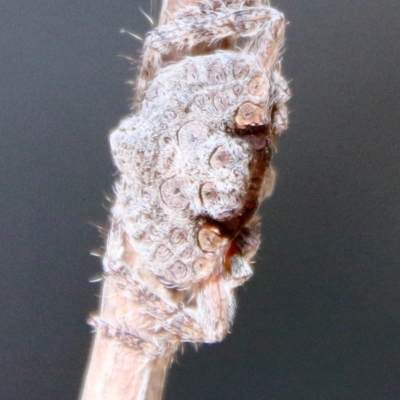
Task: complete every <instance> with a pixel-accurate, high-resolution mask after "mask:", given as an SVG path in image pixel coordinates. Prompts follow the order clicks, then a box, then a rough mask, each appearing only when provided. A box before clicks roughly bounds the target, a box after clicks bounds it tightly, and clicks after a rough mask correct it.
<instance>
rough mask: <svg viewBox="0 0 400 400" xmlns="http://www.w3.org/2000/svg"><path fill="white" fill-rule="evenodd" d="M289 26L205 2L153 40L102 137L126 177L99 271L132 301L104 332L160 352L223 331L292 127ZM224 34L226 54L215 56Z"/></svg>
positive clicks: (230, 2)
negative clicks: (132, 89) (278, 149)
mask: <svg viewBox="0 0 400 400" xmlns="http://www.w3.org/2000/svg"><path fill="white" fill-rule="evenodd" d="M285 25H286V22H285V19H284V17H283V15H282V14H281V13H280V12H278V11H277V10H275V9H273V8H271V7H269V6H265V5H263V4H262V3H261V2H260V1H259V0H240V1H237V0H236V1H235V0H225V1H212V0H211V1H204V0H202V1H200V2H199V3H198V5H196V6H190V7H186V8H184V9H182V10H181V11H179V12H177V13H175V14H174V15H173V16H172V17H171V20H170V21H169V22H168V23H167V24H166V25H162V26H159V27H158V28H156V29H154V30H153V31H152V32H150V33H149V34H148V35H147V38H146V40H145V43H144V51H143V62H142V66H141V69H140V73H139V77H138V81H137V88H136V102H135V106H134V111H135V113H133V114H132V115H129V116H128V117H127V118H125V119H124V120H122V122H121V123H120V124H119V126H118V127H117V128H116V129H115V130H114V131H113V132H112V133H111V136H110V143H111V149H112V154H113V157H114V161H115V164H116V166H117V167H118V170H119V173H120V175H119V179H118V181H117V183H116V186H115V192H116V201H115V204H114V206H113V208H112V218H111V229H110V232H109V236H108V240H107V250H106V254H105V257H104V260H103V263H104V270H105V274H106V277H107V279H111V280H113V282H115V283H116V284H117V285H118V286H119V288H120V290H121V293H122V296H125V297H126V298H128V299H129V301H131V302H132V304H135V307H133V306H132V310H128V311H127V312H126V314H124V315H123V316H120V317H118V318H117V319H116V320H113V321H105V320H103V319H100V318H93V319H92V322H91V323H92V325H94V326H95V327H96V328H97V329H99V330H101V331H102V332H104V333H105V334H106V335H108V336H109V337H113V338H117V339H118V340H120V341H122V342H123V343H124V344H126V345H128V346H132V347H134V348H137V349H138V350H139V351H143V352H145V353H146V354H149V355H151V356H153V357H156V356H157V355H160V354H162V353H165V352H168V351H170V352H173V351H175V349H176V347H177V346H178V345H179V343H181V342H195V343H199V342H206V343H212V342H216V341H220V340H222V339H223V338H224V336H225V335H226V334H227V332H228V331H229V328H230V325H231V323H232V321H233V317H234V312H235V299H234V289H235V288H236V287H238V286H240V285H242V284H243V283H244V282H245V281H246V280H247V279H249V278H250V277H251V275H252V273H253V272H252V267H251V259H252V257H253V256H254V254H255V252H256V250H257V248H258V246H259V243H260V235H259V231H258V229H259V220H260V219H259V217H258V216H257V214H256V213H257V208H258V206H259V204H260V202H261V201H262V200H263V199H264V198H266V197H267V196H269V195H270V194H271V192H272V190H273V185H274V177H275V174H274V171H273V169H272V167H271V165H270V161H271V155H272V152H273V149H274V145H275V141H276V137H277V136H278V135H279V134H280V133H281V132H282V131H283V130H284V129H286V127H287V108H286V105H285V103H286V102H287V100H288V99H289V98H290V92H289V89H288V85H287V83H286V81H285V79H284V77H283V76H282V74H281V68H280V58H281V49H282V45H283V41H284V28H285ZM239 39H240V40H241V44H242V48H241V49H239V48H235V47H231V44H232V43H235V42H236V40H239ZM223 40H225V41H226V43H228V46H227V47H228V49H227V50H215V47H218V46H215V45H216V44H218V43H221V41H223ZM196 47H197V48H198V49H201V50H200V51H198V53H200V54H198V55H194V56H186V57H184V56H182V57H178V59H176V58H175V59H174V62H169V61H168V54H169V53H170V52H171V51H182V53H183V54H184V53H185V51H186V54H187V53H188V52H190V50H191V49H194V48H196ZM229 47H231V48H230V49H229ZM137 256H138V257H140V259H141V260H142V262H143V263H142V264H141V267H137V266H135V265H136V264H135V262H134V260H137ZM138 315H140V316H145V318H141V319H140V322H138V318H137V316H138Z"/></svg>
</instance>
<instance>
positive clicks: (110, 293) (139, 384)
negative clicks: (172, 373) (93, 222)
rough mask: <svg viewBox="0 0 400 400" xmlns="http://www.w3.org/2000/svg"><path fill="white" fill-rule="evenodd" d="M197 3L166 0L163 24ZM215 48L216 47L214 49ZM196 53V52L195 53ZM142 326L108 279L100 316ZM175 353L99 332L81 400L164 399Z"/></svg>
mask: <svg viewBox="0 0 400 400" xmlns="http://www.w3.org/2000/svg"><path fill="white" fill-rule="evenodd" d="M196 2H197V0H163V3H162V10H161V13H160V24H165V23H166V22H168V20H169V16H170V15H171V14H173V13H174V12H175V11H176V10H178V9H179V8H181V7H185V6H188V5H192V4H195V3H196ZM214 48H215V47H214ZM196 51H197V50H196V49H193V50H192V53H195V52H196ZM183 55H184V53H183V52H182V51H180V52H177V51H175V52H171V53H170V54H169V55H168V60H169V61H173V60H174V59H180V58H182V56H183ZM142 264H143V263H142V260H140V258H139V257H138V256H137V255H136V254H134V256H133V260H132V262H131V265H132V267H133V268H137V269H141V266H142ZM127 314H129V315H130V319H131V320H133V321H135V322H136V323H140V320H141V319H142V318H143V316H142V315H140V311H139V310H135V304H134V303H132V301H130V300H128V299H127V298H126V296H124V295H122V293H121V290H120V289H119V287H118V285H117V284H116V282H115V281H113V280H112V279H108V278H106V279H105V281H104V283H103V288H102V293H101V303H100V314H99V317H100V318H101V319H103V320H109V321H115V320H118V319H119V317H120V316H124V315H127ZM172 357H173V354H170V353H167V354H162V355H160V356H159V357H158V358H156V359H152V358H151V357H150V356H145V355H144V354H143V352H141V351H138V350H137V349H135V348H130V347H128V346H126V345H125V344H124V343H123V342H121V341H119V340H116V339H115V338H108V337H106V336H105V335H104V333H103V332H101V331H97V332H96V334H95V337H94V340H93V345H92V350H91V354H90V359H89V362H88V365H87V370H86V374H85V378H84V382H83V386H82V392H81V396H80V399H81V400H161V399H162V394H163V390H164V384H165V380H166V376H167V373H168V369H169V368H170V365H171V363H172Z"/></svg>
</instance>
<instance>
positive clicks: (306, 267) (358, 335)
mask: <svg viewBox="0 0 400 400" xmlns="http://www.w3.org/2000/svg"><path fill="white" fill-rule="evenodd" d="M142 3H143V4H142V8H143V9H144V10H146V11H148V12H149V11H151V10H150V4H146V2H145V1H143V2H142ZM274 5H275V6H277V7H278V8H280V9H281V10H282V11H284V12H285V14H286V16H287V18H288V19H289V20H290V22H291V23H290V25H289V27H288V40H287V49H286V53H285V60H284V69H285V71H286V75H287V77H288V78H289V79H291V80H292V83H291V87H292V90H293V93H294V98H293V100H292V101H291V102H290V108H291V110H292V112H291V124H290V129H289V131H287V132H285V133H284V135H283V137H282V138H281V140H280V144H279V153H278V154H277V155H276V156H275V165H276V166H277V170H278V178H279V179H278V184H277V187H276V190H275V194H274V196H273V197H272V198H271V199H270V200H268V201H267V202H266V204H264V206H263V209H262V214H263V216H264V217H263V245H262V248H261V250H260V252H259V253H258V256H257V266H256V273H255V276H254V277H253V279H252V280H251V281H250V282H249V283H247V284H246V285H245V287H244V288H242V289H241V290H240V291H239V296H238V298H239V299H238V300H239V308H238V313H237V317H236V321H235V325H234V327H233V332H232V335H230V336H229V337H228V338H227V339H226V340H225V341H224V342H223V343H221V344H218V345H212V346H203V347H202V348H201V349H200V351H198V352H197V353H196V352H195V351H194V350H191V349H190V348H188V349H187V351H186V352H185V354H184V355H183V356H180V357H179V362H178V363H177V364H175V366H174V367H173V369H172V372H171V375H170V379H169V382H168V387H167V393H166V394H167V395H166V399H167V400H169V399H174V400H179V399H182V400H183V399H185V400H186V399H207V400H213V399H234V400H241V399H251V400H252V399H254V400H286V399H290V400H303V399H304V400H314V399H318V400H319V399H345V400H352V399H360V400H370V399H371V400H372V399H374V400H388V399H400V374H399V373H400V290H399V289H400V268H399V267H400V265H399V259H400V245H399V238H400V235H399V226H400V201H399V200H400V199H399V197H400V179H399V172H400V158H399V153H400V140H399V135H400V132H399V131H400V122H399V106H400V101H399V100H400V98H399V97H400V95H399V92H400V74H399V63H400V33H399V25H400V2H399V0H379V1H372V0H370V1H365V0H364V1H362V0H360V1H353V0H340V1H333V0H324V1H321V0H303V1H294V0H275V1H274ZM154 14H155V12H154V11H153V15H154ZM0 18H1V21H0V74H1V81H0V102H1V103H0V104H1V105H0V113H1V115H0V130H1V132H0V184H1V188H0V207H1V209H0V212H1V219H0V235H1V250H0V257H1V258H0V260H1V265H0V273H1V276H0V340H1V341H0V399H2V400H21V399H24V400H25V399H26V400H39V399H40V400H42V399H46V400H47V399H67V400H68V399H76V398H77V395H78V391H79V387H80V382H81V376H82V373H83V370H84V366H85V363H86V359H87V355H88V351H89V346H90V341H91V335H90V329H89V328H88V327H87V325H86V323H85V320H86V318H87V316H88V314H89V313H90V312H91V311H94V310H95V309H96V307H97V301H98V299H97V294H98V292H99V287H98V286H97V285H96V284H91V283H89V282H88V280H89V279H90V278H92V277H94V276H96V275H98V274H99V273H100V271H101V266H100V261H99V260H98V259H96V258H94V257H91V256H89V251H90V250H91V249H94V248H96V247H99V246H101V245H102V239H101V238H100V237H99V235H98V233H97V231H96V229H95V228H93V227H92V226H90V225H89V222H95V223H100V224H103V225H104V224H106V222H107V211H106V210H105V209H104V208H103V207H102V204H104V205H105V207H106V208H107V207H108V204H107V201H106V200H105V194H106V193H111V192H112V189H111V187H112V182H113V174H114V172H115V168H114V167H113V165H112V161H111V158H110V155H109V149H108V141H107V135H108V132H109V130H110V129H111V128H112V127H113V126H115V125H116V124H117V123H118V120H119V119H120V118H121V117H123V116H125V115H126V114H127V113H128V112H129V103H130V99H131V97H132V92H131V88H130V87H129V86H128V85H126V84H125V82H126V81H127V80H129V79H132V78H133V77H134V70H133V69H132V68H131V66H130V65H129V63H128V62H127V61H125V60H123V59H122V58H119V57H118V55H128V56H134V57H138V54H139V53H138V50H139V47H140V44H138V43H136V42H135V41H133V40H131V39H130V38H129V37H128V36H126V35H125V36H124V35H120V33H119V30H120V28H126V29H128V30H131V31H134V32H136V33H139V34H144V32H145V31H146V30H148V29H149V25H148V23H147V21H146V18H145V17H144V16H143V15H142V14H141V13H140V12H139V2H138V1H136V0H119V1H106V0H79V1H77V0H68V1H67V0H65V1H57V0H26V1H23V0H9V1H7V0H3V1H0Z"/></svg>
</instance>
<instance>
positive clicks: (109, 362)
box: [81, 260, 171, 400]
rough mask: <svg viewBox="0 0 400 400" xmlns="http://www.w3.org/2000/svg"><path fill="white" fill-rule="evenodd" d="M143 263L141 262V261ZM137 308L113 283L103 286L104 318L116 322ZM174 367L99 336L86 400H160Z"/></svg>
mask: <svg viewBox="0 0 400 400" xmlns="http://www.w3.org/2000/svg"><path fill="white" fill-rule="evenodd" d="M138 263H140V260H138ZM134 306H135V305H134V304H132V303H131V302H129V301H127V299H126V298H125V297H124V296H122V295H121V290H120V289H119V288H118V286H117V285H116V284H115V283H114V282H112V281H111V280H108V279H106V280H105V282H104V285H103V292H102V305H101V311H100V317H101V318H102V319H106V320H107V319H108V320H115V319H118V316H120V315H123V314H124V313H127V312H130V313H132V314H135V312H134V311H135V310H133V309H132V307H134ZM170 363H171V356H170V355H165V356H160V357H159V358H157V359H151V358H149V357H146V356H145V355H143V354H142V353H140V352H138V350H137V349H134V348H130V347H127V346H126V345H125V344H123V343H122V342H121V341H119V340H115V339H114V338H107V337H106V336H105V335H104V334H102V333H101V332H97V333H96V337H95V340H94V343H93V349H92V354H91V358H90V365H89V367H88V371H87V375H86V381H85V385H84V388H83V393H82V397H81V398H82V400H100V399H101V400H122V399H123V400H158V399H161V398H162V392H163V386H164V382H165V378H166V374H167V371H168V367H169V365H170Z"/></svg>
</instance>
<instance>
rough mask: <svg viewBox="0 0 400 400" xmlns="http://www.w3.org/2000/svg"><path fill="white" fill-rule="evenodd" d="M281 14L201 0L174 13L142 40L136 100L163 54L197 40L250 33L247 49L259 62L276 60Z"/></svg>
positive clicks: (211, 40) (187, 47)
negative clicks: (141, 61)
mask: <svg viewBox="0 0 400 400" xmlns="http://www.w3.org/2000/svg"><path fill="white" fill-rule="evenodd" d="M284 26H285V20H284V17H283V14H281V13H280V12H279V11H277V10H275V9H274V8H271V7H267V6H258V7H247V6H242V5H238V3H233V4H230V5H222V6H221V7H220V8H218V9H212V8H211V7H210V4H209V2H207V1H203V2H201V3H200V4H199V5H198V6H196V7H188V8H187V9H186V10H184V11H182V12H178V13H176V14H175V15H174V18H173V19H172V20H171V21H170V22H169V23H168V24H166V25H162V26H160V27H158V28H157V29H155V30H153V31H152V32H150V33H149V34H148V35H147V37H146V40H145V43H144V52H143V64H142V68H141V70H140V73H139V77H138V81H137V89H136V104H139V103H140V101H141V100H142V99H143V98H144V96H145V93H146V90H147V87H148V85H149V83H150V82H151V80H152V79H153V78H154V76H155V75H156V74H157V72H158V70H159V69H160V68H161V67H162V64H163V56H165V55H167V54H168V53H169V52H170V51H171V50H173V49H177V50H183V49H185V50H190V49H192V48H193V47H195V46H197V45H199V44H202V43H203V44H207V45H208V46H210V45H212V44H214V43H216V42H218V41H220V40H222V39H224V38H229V37H233V38H239V37H251V38H253V40H251V41H250V42H249V44H248V46H247V51H248V52H251V53H254V54H256V55H259V56H260V58H261V59H262V62H263V63H264V64H266V65H272V64H273V63H275V62H276V60H277V57H278V55H279V49H280V48H281V45H282V42H283V34H284Z"/></svg>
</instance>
